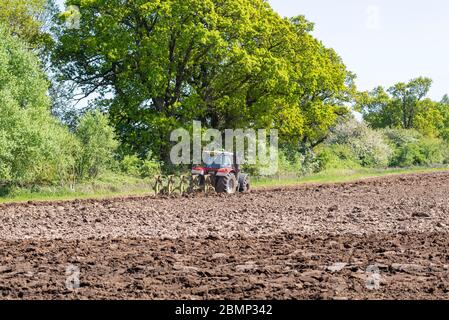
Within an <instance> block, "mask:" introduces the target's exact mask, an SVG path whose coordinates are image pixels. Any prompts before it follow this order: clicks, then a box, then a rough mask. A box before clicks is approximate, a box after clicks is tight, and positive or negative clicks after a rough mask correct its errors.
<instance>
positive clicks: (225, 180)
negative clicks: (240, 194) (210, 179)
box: [215, 173, 238, 194]
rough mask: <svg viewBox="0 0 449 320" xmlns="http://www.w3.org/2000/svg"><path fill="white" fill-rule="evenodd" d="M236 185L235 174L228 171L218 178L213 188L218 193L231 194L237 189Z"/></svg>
mask: <svg viewBox="0 0 449 320" xmlns="http://www.w3.org/2000/svg"><path fill="white" fill-rule="evenodd" d="M237 187H238V184H237V178H236V177H235V174H233V173H230V174H228V175H226V176H224V177H220V178H219V179H218V181H217V186H216V188H215V190H216V191H217V192H218V193H227V194H233V193H235V192H236V191H237Z"/></svg>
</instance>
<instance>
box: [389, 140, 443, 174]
mask: <svg viewBox="0 0 449 320" xmlns="http://www.w3.org/2000/svg"><path fill="white" fill-rule="evenodd" d="M446 149H447V146H445V145H444V143H443V142H442V141H441V140H439V139H431V138H423V139H421V140H419V141H417V142H411V143H407V144H405V145H403V146H400V147H399V148H398V149H397V150H396V152H395V154H394V156H393V158H392V160H391V165H392V166H396V167H411V166H430V165H439V164H443V163H447V152H446Z"/></svg>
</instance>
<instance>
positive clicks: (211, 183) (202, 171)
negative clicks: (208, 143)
mask: <svg viewBox="0 0 449 320" xmlns="http://www.w3.org/2000/svg"><path fill="white" fill-rule="evenodd" d="M204 158H205V161H204V163H203V165H202V166H197V167H194V168H193V169H192V172H191V175H190V176H187V175H182V176H175V175H169V176H155V177H154V181H153V190H154V192H155V194H157V195H159V194H163V195H172V194H180V195H184V194H192V193H198V192H202V193H211V192H216V193H227V194H234V193H237V192H249V190H250V180H249V176H248V175H247V174H245V173H243V172H242V171H241V170H240V166H239V165H238V164H237V161H236V158H235V155H234V154H233V153H229V152H224V151H206V152H205V157H204Z"/></svg>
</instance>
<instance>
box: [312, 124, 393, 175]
mask: <svg viewBox="0 0 449 320" xmlns="http://www.w3.org/2000/svg"><path fill="white" fill-rule="evenodd" d="M326 145H327V146H328V149H327V150H326V149H325V151H324V152H325V154H324V155H322V156H321V157H322V160H323V161H324V163H325V166H327V168H329V166H330V164H337V168H338V167H339V165H338V161H337V159H340V160H341V161H342V162H343V164H342V166H343V168H346V167H347V165H348V164H351V163H354V162H356V163H358V165H360V166H362V167H386V166H387V165H388V162H389V157H390V155H391V153H392V150H391V148H390V147H389V146H388V144H387V143H386V142H385V141H384V139H383V137H382V134H381V133H380V132H377V131H375V130H373V129H371V128H369V127H368V126H366V124H364V123H360V122H357V121H356V120H354V119H352V120H349V121H345V122H342V123H340V124H339V125H337V126H336V127H335V128H334V129H333V130H332V132H331V134H330V136H329V138H328V139H327V141H326ZM329 153H331V154H332V153H333V156H330V155H329ZM326 154H327V155H326ZM326 161H327V162H326Z"/></svg>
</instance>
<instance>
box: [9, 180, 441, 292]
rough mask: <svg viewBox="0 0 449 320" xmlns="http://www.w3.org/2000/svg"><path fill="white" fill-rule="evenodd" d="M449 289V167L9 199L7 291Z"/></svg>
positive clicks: (399, 290)
mask: <svg viewBox="0 0 449 320" xmlns="http://www.w3.org/2000/svg"><path fill="white" fill-rule="evenodd" d="M1 298H3V299H21V298H24V299H41V298H44V299H46V298H52V299H54V298H56V299H80V298H91V299H97V298H105V299H108V298H118V299H125V298H126V299H244V298H245V299H272V298H273V299H366V298H375V299H422V298H424V299H434V298H441V299H449V173H448V172H440V173H431V174H416V175H404V176H393V177H387V178H378V179H367V180H363V181H359V182H355V183H345V184H334V185H307V186H301V187H291V188H283V189H266V190H265V189H264V190H257V191H253V192H252V193H250V194H240V195H236V196H218V195H210V196H204V195H199V196H197V197H183V198H164V199H163V198H158V199H155V198H151V197H147V198H142V197H139V198H123V199H114V200H98V201H97V200H95V201H94V200H89V201H84V200H83V201H71V202H52V203H31V202H30V203H25V204H7V205H0V299H1Z"/></svg>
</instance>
